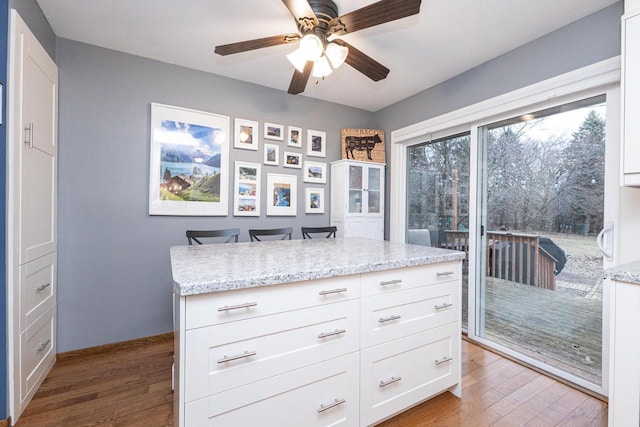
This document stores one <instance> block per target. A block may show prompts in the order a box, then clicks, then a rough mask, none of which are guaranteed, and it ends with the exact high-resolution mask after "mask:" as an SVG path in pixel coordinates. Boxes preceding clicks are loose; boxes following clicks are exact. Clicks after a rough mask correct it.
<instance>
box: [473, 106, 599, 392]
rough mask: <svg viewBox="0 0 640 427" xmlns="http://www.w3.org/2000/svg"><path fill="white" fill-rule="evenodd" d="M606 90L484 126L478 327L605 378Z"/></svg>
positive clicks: (482, 333) (530, 354)
mask: <svg viewBox="0 0 640 427" xmlns="http://www.w3.org/2000/svg"><path fill="white" fill-rule="evenodd" d="M605 117H606V102H605V97H604V95H603V96H598V97H593V98H589V99H584V100H581V101H577V102H573V103H569V104H564V105H559V106H555V107H553V108H549V109H545V110H542V111H532V112H531V113H529V114H525V115H520V116H518V117H514V118H510V119H507V120H501V121H497V122H494V123H491V124H488V125H486V126H481V127H479V128H478V135H479V136H478V147H479V149H478V153H479V159H478V165H479V170H480V171H481V172H480V173H479V177H478V206H479V210H480V212H482V215H481V221H480V224H479V230H477V231H478V234H477V235H479V241H478V245H477V246H476V248H478V256H477V257H476V260H477V264H476V277H475V286H476V288H475V293H476V295H475V296H476V298H475V301H474V302H475V312H476V318H475V319H476V322H475V331H474V335H476V336H477V337H479V338H482V339H484V340H486V341H487V342H489V343H492V344H494V345H496V346H497V347H498V348H501V349H506V350H508V351H509V352H512V353H514V354H517V355H519V356H521V357H523V358H524V359H525V360H527V361H533V362H534V364H538V365H539V366H541V367H543V368H544V369H548V370H549V371H551V372H554V373H556V374H558V375H560V376H564V377H567V378H568V379H570V380H573V381H574V382H576V383H582V384H593V385H594V387H593V388H594V389H599V388H600V386H601V385H602V375H603V348H602V347H603V346H602V343H603V337H602V331H603V326H602V325H603V322H602V319H603V310H602V308H603V291H602V269H603V256H602V253H601V252H600V251H599V249H598V247H597V245H596V237H597V235H598V233H599V232H600V230H601V229H602V228H603V225H604V224H603V222H604V189H605V186H604V176H605Z"/></svg>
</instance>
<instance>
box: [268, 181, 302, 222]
mask: <svg viewBox="0 0 640 427" xmlns="http://www.w3.org/2000/svg"><path fill="white" fill-rule="evenodd" d="M297 184H298V178H297V177H296V176H295V175H280V174H275V173H270V174H267V215H273V216H295V215H296V213H297V202H296V201H297V198H298V195H297V194H298V193H297Z"/></svg>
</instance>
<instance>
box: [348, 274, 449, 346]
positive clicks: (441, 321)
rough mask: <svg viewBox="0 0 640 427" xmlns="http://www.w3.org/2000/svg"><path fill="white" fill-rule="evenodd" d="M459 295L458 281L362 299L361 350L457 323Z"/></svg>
mask: <svg viewBox="0 0 640 427" xmlns="http://www.w3.org/2000/svg"><path fill="white" fill-rule="evenodd" d="M458 293H459V292H458V282H447V283H440V284H437V285H432V286H423V287H420V288H413V289H408V290H406V291H401V292H392V293H389V294H385V295H376V296H372V297H367V298H363V299H362V312H361V316H362V317H361V322H360V325H361V328H362V336H361V347H363V348H365V347H371V346H373V345H377V344H381V343H383V342H385V341H390V340H393V339H396V338H400V337H403V336H407V335H410V334H415V333H417V332H421V331H424V330H427V329H431V328H435V327H438V326H442V325H446V324H448V323H451V322H454V321H456V320H457V319H458V316H459V311H460V303H459V298H458Z"/></svg>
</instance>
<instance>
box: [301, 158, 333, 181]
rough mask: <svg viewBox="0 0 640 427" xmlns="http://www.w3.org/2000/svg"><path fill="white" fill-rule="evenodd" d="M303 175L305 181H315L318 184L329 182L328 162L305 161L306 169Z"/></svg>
mask: <svg viewBox="0 0 640 427" xmlns="http://www.w3.org/2000/svg"><path fill="white" fill-rule="evenodd" d="M302 177H303V181H304V182H315V183H318V184H326V183H327V164H326V163H319V162H310V161H305V162H304V169H303V171H302Z"/></svg>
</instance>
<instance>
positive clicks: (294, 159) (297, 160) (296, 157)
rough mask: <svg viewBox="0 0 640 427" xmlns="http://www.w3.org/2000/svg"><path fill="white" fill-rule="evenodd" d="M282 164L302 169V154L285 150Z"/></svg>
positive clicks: (286, 166)
mask: <svg viewBox="0 0 640 427" xmlns="http://www.w3.org/2000/svg"><path fill="white" fill-rule="evenodd" d="M282 166H284V167H285V168H295V169H302V154H301V153H291V152H289V151H285V152H284V163H283V165H282Z"/></svg>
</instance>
